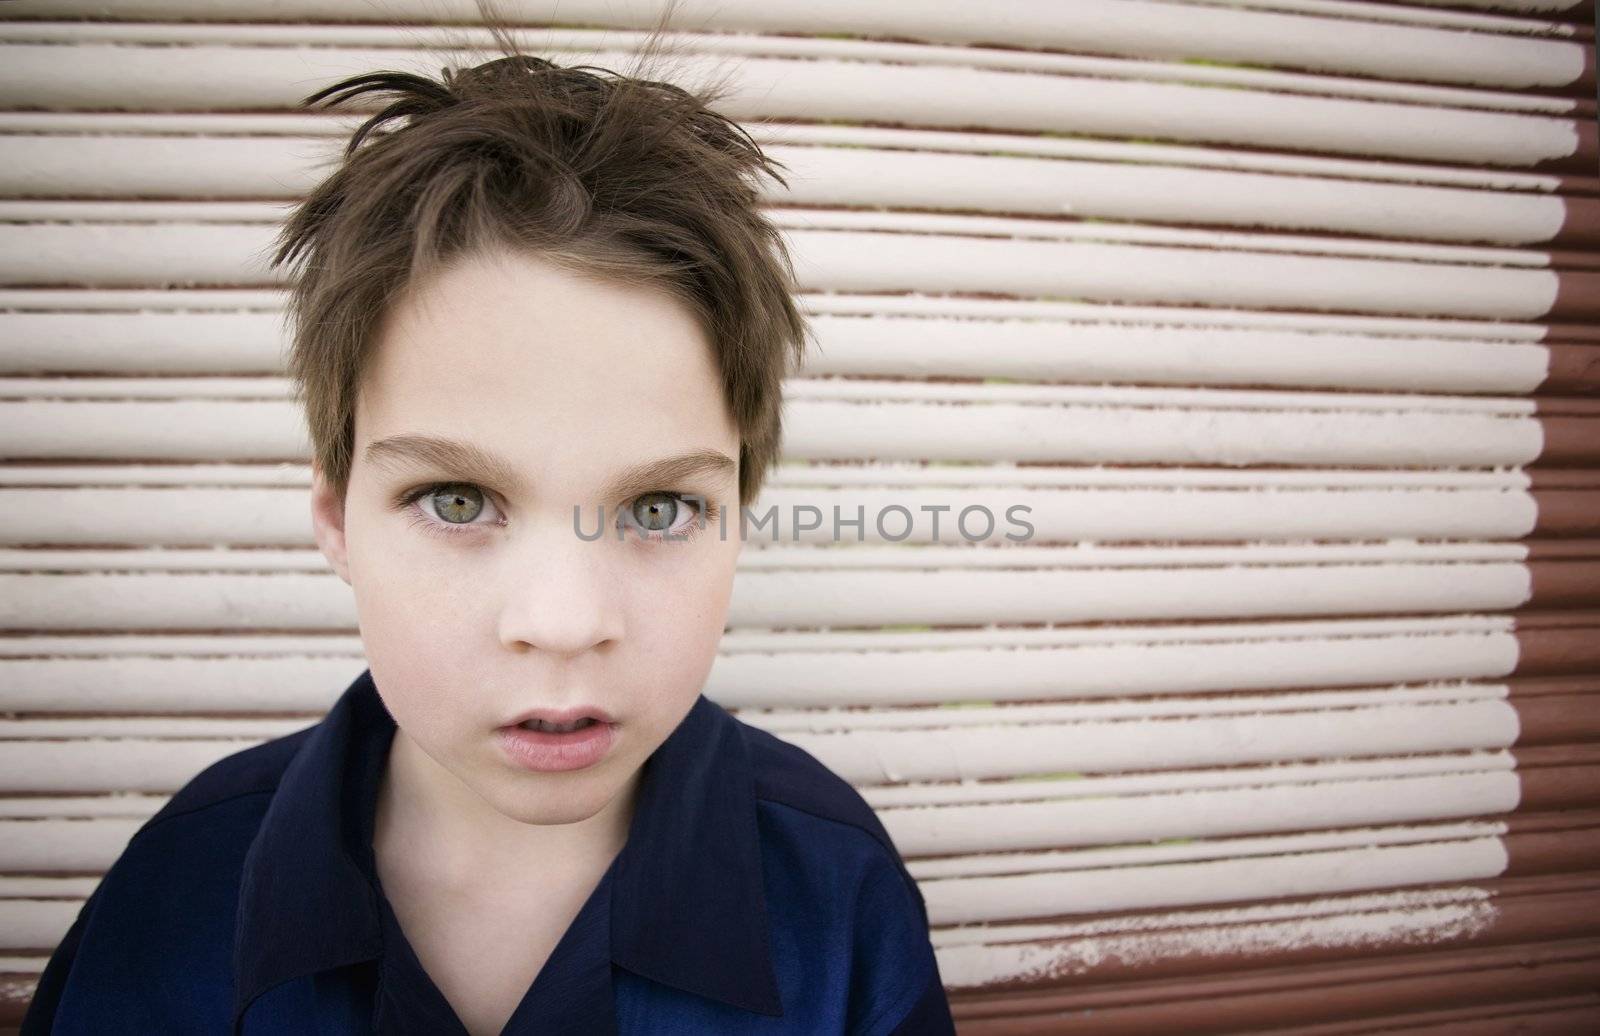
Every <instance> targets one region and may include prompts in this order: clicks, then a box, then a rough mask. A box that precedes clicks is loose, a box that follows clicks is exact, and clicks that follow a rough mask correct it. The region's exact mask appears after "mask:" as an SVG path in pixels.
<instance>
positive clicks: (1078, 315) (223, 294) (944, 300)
mask: <svg viewBox="0 0 1600 1036" xmlns="http://www.w3.org/2000/svg"><path fill="white" fill-rule="evenodd" d="M63 298H65V296H63V295H62V294H61V293H60V291H53V290H50V289H42V290H41V289H29V288H14V287H13V288H7V287H0V305H3V306H4V308H5V309H7V310H24V311H41V312H48V311H58V310H61V309H62V305H61V303H62V300H63ZM795 298H796V300H797V303H798V304H799V306H800V307H801V308H802V309H803V310H807V311H809V312H812V313H824V314H839V315H849V316H873V317H877V316H912V317H930V316H949V317H955V318H961V319H967V318H974V319H996V320H999V319H1025V320H1071V321H1080V322H1082V321H1092V322H1095V323H1105V324H1112V325H1120V326H1138V325H1143V324H1157V325H1168V326H1180V327H1182V326H1187V327H1195V328H1205V329H1216V328H1241V329H1252V330H1285V331H1305V332H1324V331H1337V332H1345V333H1350V334H1370V335H1384V336H1391V337H1404V338H1416V337H1425V338H1434V337H1437V338H1441V339H1447V340H1452V341H1491V342H1538V341H1541V340H1542V339H1544V338H1545V336H1546V335H1548V334H1549V329H1548V328H1547V327H1546V326H1545V325H1543V324H1541V323H1528V322H1511V321H1495V320H1468V319H1440V318H1432V317H1415V316H1412V317H1407V316H1402V315H1383V316H1364V315H1359V314H1349V313H1294V312H1281V311H1271V310H1244V309H1226V308H1215V309H1195V308H1192V307H1190V308H1182V307H1173V306H1159V305H1157V306H1134V305H1102V304H1099V303H1091V302H1082V301H1078V300H1061V299H996V298H970V297H964V296H959V295H955V296H952V295H921V294H916V293H906V294H903V295H870V294H859V293H853V292H833V291H830V292H823V293H817V292H808V291H798V292H796V293H795ZM283 301H284V295H283V292H282V290H280V289H267V288H254V289H252V288H204V289H195V288H185V287H167V288H163V289H161V290H159V291H155V290H138V289H133V290H123V289H117V288H84V289H82V290H75V291H74V292H73V293H72V296H71V305H70V306H69V307H67V308H68V309H69V310H71V311H75V312H89V313H94V312H107V311H112V310H124V311H129V310H131V311H139V312H151V313H164V312H185V311H214V310H218V309H255V310H262V311H268V312H272V313H275V314H281V312H282V307H283Z"/></svg>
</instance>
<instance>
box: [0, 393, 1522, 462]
mask: <svg viewBox="0 0 1600 1036" xmlns="http://www.w3.org/2000/svg"><path fill="white" fill-rule="evenodd" d="M784 431H785V445H786V448H787V453H788V455H789V456H791V457H792V458H804V459H811V460H860V459H864V458H874V459H879V460H894V461H910V460H962V461H982V462H999V461H1057V462H1065V463H1073V464H1186V463H1187V464H1227V465H1234V466H1240V465H1248V464H1288V465H1337V464H1348V465H1361V466H1374V467H1406V466H1415V467H1423V466H1428V467H1434V466H1437V467H1445V466H1461V467H1476V468H1492V467H1501V466H1508V465H1522V464H1525V463H1527V462H1529V461H1531V460H1533V459H1534V458H1536V457H1538V456H1539V454H1540V452H1541V451H1542V449H1543V446H1544V435H1543V431H1542V428H1541V426H1540V423H1539V421H1538V419H1537V418H1535V417H1533V416H1531V415H1527V416H1522V417H1505V416H1501V415H1497V414H1472V413H1429V412H1426V411H1422V412H1415V411H1409V410H1394V411H1390V412H1387V413H1385V412H1361V411H1320V412H1317V411H1295V410H1280V411H1271V410H1244V409H1240V410H1232V411H1229V410H1225V409H1198V408H1186V407H1163V408H1158V407H1140V406H1115V405H1094V404H1078V405H1074V404H1062V405H1059V406H1050V405H1027V404H1008V403H1003V402H994V403H971V404H960V403H954V404H940V403H936V402H926V403H919V402H894V403H874V402H871V401H868V400H863V401H862V402H860V403H856V402H842V401H822V400H803V399H800V400H796V401H795V402H794V404H793V405H792V406H791V407H790V408H789V409H788V410H787V411H786V417H785V429H784ZM0 439H3V440H4V441H6V442H7V444H8V449H7V452H8V453H9V454H10V455H11V456H12V457H13V458H16V459H27V460H47V459H53V458H61V457H71V458H74V459H77V458H83V459H95V460H110V459H113V458H136V459H139V460H146V461H156V460H159V461H177V460H193V461H298V462H302V463H303V462H305V460H306V458H307V457H308V456H309V454H310V444H309V442H308V441H307V439H306V437H305V431H304V425H303V419H302V415H301V414H300V413H299V411H298V408H297V406H296V404H294V403H292V402H291V401H287V400H284V401H276V400H238V401H211V400H200V399H187V400H177V401H171V402H161V401H148V400H128V401H116V402H110V401H98V400H73V401H54V400H41V399H30V400H20V401H0Z"/></svg>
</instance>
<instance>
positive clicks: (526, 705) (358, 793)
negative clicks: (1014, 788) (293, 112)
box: [22, 54, 953, 1036]
mask: <svg viewBox="0 0 1600 1036" xmlns="http://www.w3.org/2000/svg"><path fill="white" fill-rule="evenodd" d="M608 75H610V73H608ZM373 90H382V91H387V92H389V93H390V94H391V95H393V100H392V103H391V104H390V105H389V107H387V108H386V109H385V110H384V111H383V112H381V113H380V114H379V115H377V116H375V117H374V118H373V119H371V120H370V121H368V122H367V123H366V124H365V125H364V126H362V128H361V129H360V130H359V131H358V132H357V133H356V134H355V136H354V137H353V138H352V140H351V141H350V144H349V147H348V148H347V149H346V153H345V159H344V162H343V164H342V166H341V167H340V168H339V169H338V170H337V171H336V172H335V173H334V174H333V175H332V176H330V177H329V178H328V179H327V180H325V181H324V182H323V183H322V184H321V185H320V186H318V188H317V189H316V190H315V191H314V192H313V193H312V194H311V196H310V197H309V198H308V199H306V201H305V202H304V203H303V204H302V205H301V206H300V207H299V208H298V209H297V211H296V212H295V213H294V215H293V216H292V218H291V219H290V220H289V221H288V223H287V224H286V226H285V228H284V232H283V235H282V237H281V238H280V240H279V246H280V247H279V250H278V252H277V255H276V258H275V260H274V262H275V263H283V262H285V261H293V260H296V259H297V258H299V257H302V256H303V257H305V259H306V261H305V262H304V266H303V269H302V271H301V273H300V275H299V277H298V279H296V280H295V281H294V282H293V284H292V289H291V298H290V311H291V313H292V314H293V315H294V316H295V317H296V328H295V335H294V339H293V353H292V356H291V358H290V365H289V366H290V371H291V374H292V375H293V377H294V379H295V382H296V384H297V385H298V386H299V389H300V393H301V398H302V400H303V403H304V405H305V409H306V414H307V417H308V421H309V423H310V431H311V439H312V447H313V466H312V467H313V485H312V493H311V498H312V515H313V526H314V529H315V533H316V539H317V543H318V545H319V547H320V548H321V550H322V552H323V553H324V555H325V556H326V557H327V558H328V560H329V562H330V564H331V565H332V566H333V568H334V570H335V571H336V572H337V573H338V575H339V577H340V578H341V579H343V580H344V581H345V582H346V583H348V584H349V585H350V587H351V588H352V590H353V591H354V596H355V601H356V611H357V618H358V623H359V627H360V631H361V637H362V641H363V647H364V650H365V654H366V658H367V661H368V666H369V667H368V669H367V670H366V671H364V672H363V673H362V674H361V675H360V676H359V677H357V678H356V679H355V680H354V682H352V683H351V684H350V686H349V687H348V688H347V689H346V690H345V691H344V693H343V694H342V695H341V697H340V698H339V699H338V701H337V702H336V703H335V704H334V706H333V707H332V709H331V710H330V711H329V713H328V715H327V716H326V717H325V718H324V719H323V720H322V721H321V722H319V723H317V724H315V725H314V726H312V727H309V728H307V729H305V730H302V731H299V732H297V733H295V734H292V735H289V736H287V737H283V738H279V739H276V740H273V741H270V742H268V743H266V744H263V745H260V746H257V747H254V748H251V749H249V750H246V751H243V752H239V753H236V754H234V755H232V756H229V757H227V758H225V759H223V760H221V761H220V762H218V763H216V764H214V765H213V766H211V767H209V768H208V769H206V770H205V771H204V772H202V773H201V774H200V775H199V776H197V777H196V778H195V779H194V780H192V781H191V782H190V783H189V784H188V785H186V786H185V787H184V788H183V789H181V790H180V791H179V792H178V793H177V794H176V795H175V796H174V797H173V798H172V800H171V801H169V802H168V803H167V804H166V805H165V806H164V807H163V808H162V810H161V811H160V812H159V813H158V814H157V815H156V816H155V817H154V818H153V819H152V820H151V821H150V822H149V823H147V824H146V825H144V826H143V827H142V828H141V829H140V831H139V832H138V833H137V834H136V835H135V837H134V838H133V839H132V841H131V842H130V843H129V845H128V847H127V849H126V850H125V851H124V852H123V854H122V856H121V857H120V858H119V859H118V861H117V862H116V864H115V865H114V866H113V867H112V868H111V870H110V871H109V872H108V873H107V874H106V876H105V878H104V879H103V880H102V881H101V883H100V885H99V886H98V887H97V888H96V890H95V892H94V894H93V895H92V896H91V897H90V899H89V900H88V902H87V903H86V904H85V905H84V907H83V909H82V911H81V912H80V913H79V915H78V917H77V920H76V921H75V923H74V924H73V925H72V927H71V929H70V931H69V932H68V933H67V935H66V937H65V938H64V939H63V941H62V942H61V944H60V946H59V947H58V948H57V950H56V952H55V954H54V955H53V956H52V958H51V960H50V962H49V965H48V966H47V967H46V969H45V971H44V974H43V975H42V977H41V979H40V983H39V987H38V991H37V993H36V995H35V997H34V1000H33V1003H32V1005H31V1007H30V1010H29V1012H28V1014H27V1016H26V1018H25V1020H24V1023H23V1026H22V1032H23V1033H25V1034H34V1033H45V1032H56V1033H107V1032H118V1033H163V1034H169V1033H189V1032H192V1033H285V1034H287V1033H294V1034H304V1033H313V1032H316V1033H366V1032H377V1033H426V1034H430V1036H431V1034H451V1033H455V1034H461V1033H469V1034H472V1036H492V1034H495V1033H502V1032H503V1033H508V1034H513V1033H514V1034H523V1033H528V1034H532V1033H580V1034H588V1033H607V1032H622V1033H636V1032H638V1033H644V1032H649V1033H696V1034H698V1033H720V1032H739V1033H747V1032H748V1033H785V1034H800V1033H804V1034H807V1036H817V1034H824V1033H862V1034H874V1036H877V1034H888V1033H900V1034H909V1033H916V1034H926V1033H948V1032H952V1031H953V1028H952V1024H951V1018H950V1012H949V1005H948V1003H947V1001H946V999H945V995H944V992H943V989H942V987H941V983H940V977H939V972H938V968H937V965H936V962H935V960H934V956H933V951H932V947H931V945H930V941H929V936H928V927H927V924H928V922H927V915H926V910H925V907H924V904H923V901H922V897H921V894H920V893H919V891H918V890H917V887H916V884H915V882H914V881H913V880H912V879H911V877H910V875H909V874H908V873H907V872H906V870H905V867H904V865H903V863H902V862H901V860H900V857H899V855H898V854H897V852H896V851H895V848H894V846H893V844H892V842H891V841H890V839H889V836H888V834H887V833H886V832H885V830H884V829H883V827H882V826H881V824H880V823H879V822H878V820H877V818H876V817H875V816H874V815H873V813H872V811H871V809H870V808H868V806H867V805H866V803H865V802H864V801H863V800H862V799H861V798H860V796H859V795H857V794H856V793H855V791H854V790H853V789H852V788H850V786H849V785H848V784H846V783H845V782H844V781H843V780H841V779H840V778H838V777H837V776H835V775H834V774H832V773H831V772H829V771H828V770H826V769H825V768H824V767H823V766H822V764H821V763H819V762H818V761H817V760H815V759H814V758H812V757H811V756H809V755H808V754H806V753H805V752H803V751H801V750H799V749H797V748H795V747H793V746H790V745H788V744H786V743H784V742H782V741H780V740H778V739H777V738H775V737H773V736H771V735H769V734H766V733H765V732H763V731H761V730H759V729H757V728H754V727H751V726H748V725H746V724H744V723H743V722H741V721H739V720H736V719H734V718H733V717H732V716H730V715H729V714H728V713H727V712H725V711H724V710H723V709H722V708H721V707H719V706H718V705H716V704H714V703H712V702H711V701H710V700H708V699H706V698H705V697H704V696H703V695H701V694H700V691H699V688H700V687H701V685H702V683H703V681H704V679H705V677H706V674H707V673H708V671H709V669H710V666H711V663H712V661H713V659H714V657H715V654H716V649H717V644H718V640H719V638H720V636H721V633H722V630H723V626H724V622H725V619H726V614H727V608H728V602H729V597H730V592H731V587H732V583H733V576H734V570H735V563H736V560H737V557H738V554H739V549H740V546H741V543H742V536H741V535H739V530H740V529H741V523H740V522H739V521H737V520H736V519H734V518H733V517H732V515H730V514H728V513H727V512H728V511H737V510H738V509H739V508H740V507H741V506H742V505H749V504H752V503H753V502H754V498H755V495H756V492H757V491H758V490H759V488H760V486H761V483H762V480H763V478H764V476H765V473H766V471H767V469H768V467H769V466H770V464H771V463H772V462H773V460H774V458H775V456H776V455H777V452H778V447H779V441H780V420H779V404H780V391H781V381H782V378H783V377H784V376H785V373H786V370H787V364H789V363H790V362H791V361H795V360H798V358H799V356H800V355H801V352H802V350H803V339H804V335H805V332H806V327H805V324H804V321H803V318H802V317H801V315H800V314H799V312H798V311H797V309H796V307H795V303H794V300H793V298H792V296H791V294H790V291H789V288H790V276H792V274H789V273H787V270H786V268H787V265H788V256H787V253H786V252H785V251H784V246H783V244H782V241H781V238H780V236H779V234H778V232H777V231H776V230H775V229H774V228H773V227H772V226H771V225H770V224H769V223H768V222H766V220H765V219H764V218H763V217H762V215H761V214H760V212H759V210H758V208H757V197H756V192H755V190H754V189H753V187H752V186H751V185H750V184H748V183H747V182H746V180H747V178H751V177H754V176H755V175H757V174H759V173H763V172H764V173H766V174H768V175H772V176H773V177H774V178H778V177H777V173H776V172H774V171H773V170H772V168H771V165H773V164H774V163H771V162H770V161H769V160H768V159H767V158H766V157H765V156H764V155H763V154H762V153H761V152H760V149H759V148H758V147H757V146H756V145H755V143H754V142H753V141H751V140H750V139H749V138H748V137H747V136H745V135H744V134H743V133H742V131H740V130H739V129H738V128H737V127H736V126H734V125H733V124H732V123H730V122H728V121H726V120H724V119H723V118H722V117H720V116H718V115H716V114H715V113H713V112H712V111H710V110H709V109H708V108H706V107H705V105H704V102H703V100H702V99H701V98H697V97H695V96H692V95H691V94H689V93H687V92H684V91H682V90H680V89H678V88H676V87H670V86H667V85H666V84H662V83H656V82H651V81H646V80H642V79H633V78H626V77H615V78H612V79H607V78H604V77H602V76H598V75H594V74H591V73H590V72H587V71H583V70H581V69H579V68H562V67H558V66H556V65H554V64H551V63H550V62H548V61H544V60H541V59H538V58H531V57H527V56H525V55H518V54H511V55H508V56H506V57H502V58H500V59H497V60H494V61H490V62H488V63H486V64H483V65H479V66H478V67H475V68H471V69H466V70H464V71H456V72H454V73H452V72H450V71H449V70H447V71H446V73H445V76H444V79H443V81H442V82H435V81H433V80H431V79H425V78H422V77H417V76H413V75H409V74H405V73H396V72H382V73H375V74H373V75H370V76H358V77H355V78H352V79H349V80H346V81H344V82H342V83H340V84H337V85H335V86H333V87H330V88H328V89H327V90H323V91H320V92H319V93H317V94H315V95H313V96H312V97H311V98H308V103H309V102H314V101H316V100H319V99H322V98H324V97H330V96H334V95H341V96H337V97H335V98H334V100H333V101H332V102H330V103H337V102H338V101H342V100H345V99H348V98H349V97H352V96H355V95H357V94H360V93H364V92H367V91H373ZM401 115H408V116H411V119H412V121H411V122H410V124H409V125H407V126H405V127H403V128H400V129H398V130H393V131H391V132H389V133H387V134H385V135H384V136H383V137H381V138H373V139H371V140H370V141H369V142H368V146H367V147H366V148H365V149H362V148H361V146H360V145H361V144H362V141H363V139H364V138H366V137H367V135H368V131H370V130H371V129H373V128H374V127H375V126H378V125H379V124H381V123H384V122H385V121H387V120H389V119H393V118H396V117H398V116H401ZM780 182H781V180H780ZM597 509H598V515H599V518H600V521H601V523H602V524H601V525H599V526H598V528H600V529H603V530H605V531H606V532H607V533H608V534H606V535H599V536H595V535H593V532H594V530H595V529H596V528H597V526H596V522H595V518H594V517H591V516H592V515H594V514H595V513H596V510H597ZM722 528H726V529H727V530H728V534H726V535H723V534H721V530H722Z"/></svg>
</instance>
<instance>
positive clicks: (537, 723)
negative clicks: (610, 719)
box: [517, 716, 599, 734]
mask: <svg viewBox="0 0 1600 1036" xmlns="http://www.w3.org/2000/svg"><path fill="white" fill-rule="evenodd" d="M597 722H599V721H598V720H596V719H595V718H594V717H593V716H584V717H583V718H582V719H576V720H573V721H572V722H571V723H550V722H548V721H546V720H542V719H525V720H523V721H522V722H521V723H518V724H517V726H519V727H521V728H522V729H523V730H542V731H544V732H545V733H546V734H570V733H572V732H573V731H574V730H582V729H583V728H584V727H587V726H591V725H593V724H595V723H597Z"/></svg>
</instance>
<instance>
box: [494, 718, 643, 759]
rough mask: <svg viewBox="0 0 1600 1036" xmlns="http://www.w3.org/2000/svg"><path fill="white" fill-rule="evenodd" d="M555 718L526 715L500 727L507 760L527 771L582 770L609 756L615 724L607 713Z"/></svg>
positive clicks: (503, 749) (614, 734)
mask: <svg viewBox="0 0 1600 1036" xmlns="http://www.w3.org/2000/svg"><path fill="white" fill-rule="evenodd" d="M594 713H599V715H595V714H594ZM554 716H555V718H551V717H552V713H550V712H539V713H534V714H527V713H525V714H524V715H523V717H522V718H521V719H520V720H518V721H515V722H512V723H507V724H505V725H504V726H502V727H500V729H499V742H500V747H501V750H502V751H503V752H504V753H505V754H506V757H507V760H508V761H509V762H511V763H512V764H514V765H516V766H517V767H519V768H521V769H526V770H535V771H552V770H582V769H585V768H587V767H590V766H593V765H594V764H595V763H598V762H599V761H600V760H601V759H603V758H605V756H606V755H607V753H609V752H610V750H611V746H612V744H613V742H614V740H615V736H616V724H615V723H614V722H612V721H611V719H610V717H609V716H607V715H606V714H605V713H604V712H601V711H600V710H598V709H596V710H587V709H572V710H569V711H568V712H567V713H566V715H564V716H563V715H561V714H554Z"/></svg>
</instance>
